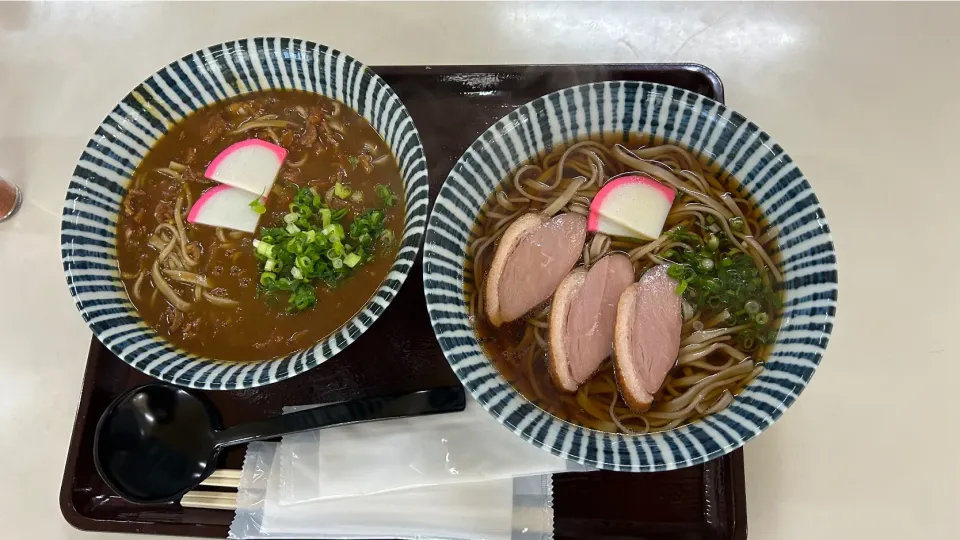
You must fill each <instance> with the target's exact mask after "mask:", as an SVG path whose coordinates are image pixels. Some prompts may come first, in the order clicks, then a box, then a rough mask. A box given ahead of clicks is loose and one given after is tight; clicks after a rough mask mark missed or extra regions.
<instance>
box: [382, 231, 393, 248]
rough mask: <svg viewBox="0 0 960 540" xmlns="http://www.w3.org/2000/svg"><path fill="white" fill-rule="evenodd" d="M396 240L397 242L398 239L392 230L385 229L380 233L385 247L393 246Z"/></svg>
mask: <svg viewBox="0 0 960 540" xmlns="http://www.w3.org/2000/svg"><path fill="white" fill-rule="evenodd" d="M394 240H396V238H395V237H394V235H393V231H391V230H390V229H384V230H383V232H382V233H380V243H381V244H383V245H385V246H392V245H393V242H394Z"/></svg>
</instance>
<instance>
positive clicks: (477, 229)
mask: <svg viewBox="0 0 960 540" xmlns="http://www.w3.org/2000/svg"><path fill="white" fill-rule="evenodd" d="M591 140H593V141H595V142H599V143H601V144H604V145H606V146H612V145H613V144H614V143H621V144H624V145H625V146H627V147H628V148H638V147H641V146H648V145H656V144H665V143H669V142H672V141H666V140H664V139H663V138H662V137H656V138H654V137H650V136H648V135H637V134H630V135H629V136H623V135H621V134H619V133H604V134H603V135H602V136H596V137H591ZM569 146H570V145H566V147H569ZM688 150H689V149H688ZM690 155H691V156H693V157H694V158H696V159H697V160H698V161H699V163H700V166H701V167H702V168H703V172H704V174H705V175H711V176H712V177H713V178H715V179H716V180H717V181H719V182H720V184H722V185H723V186H724V187H726V188H727V190H728V191H729V192H731V193H736V194H739V196H741V197H743V198H744V199H746V200H747V201H749V202H750V203H751V206H752V209H751V210H750V211H749V212H745V214H747V215H750V216H753V217H754V218H756V219H757V220H758V222H759V223H760V225H761V227H763V226H765V225H766V223H767V221H766V218H765V217H764V216H763V214H762V212H760V210H759V209H758V208H757V207H756V205H755V203H754V201H753V199H752V197H751V196H750V195H749V194H747V193H745V192H744V191H743V189H742V188H741V187H740V183H739V181H738V180H737V179H736V178H734V177H733V176H732V175H730V174H729V173H728V172H727V171H725V170H723V169H721V168H720V167H718V166H717V165H716V164H708V163H707V159H706V157H705V156H702V155H700V154H699V153H697V152H694V151H690ZM542 157H543V156H538V158H537V159H530V160H528V163H533V164H536V163H537V162H538V161H539V160H540V158H542ZM517 169H519V167H518V168H517ZM517 169H514V171H511V172H510V173H509V174H508V176H507V180H504V183H506V182H509V181H511V180H512V179H513V175H514V173H515V171H516V170H517ZM579 174H580V173H579V172H576V171H573V170H572V169H571V170H568V171H565V173H564V177H565V178H569V177H571V176H577V175H579ZM495 204H496V192H495V191H494V192H493V193H491V196H490V198H489V199H487V201H486V202H485V203H484V206H483V209H482V210H481V212H480V214H479V215H480V216H483V215H484V213H485V212H486V210H487V209H488V208H490V207H491V206H493V205H495ZM481 223H482V222H481V221H478V222H477V223H475V224H474V227H473V230H472V231H471V234H470V240H469V241H468V244H469V243H470V242H472V241H473V239H474V238H477V237H478V236H479V235H480V234H481V233H482V228H481ZM587 242H588V243H589V239H588V240H587ZM496 245H499V241H497V242H496V243H495V244H494V248H495V246H496ZM770 256H771V257H772V258H773V262H774V263H775V264H777V265H778V266H780V257H779V253H770ZM579 264H580V262H579V261H578V263H577V265H578V266H579ZM488 265H489V263H488ZM467 269H468V271H469V272H473V262H472V260H471V261H469V262H468V266H467ZM486 270H487V271H488V270H489V266H488V267H487V268H486ZM781 270H782V268H781ZM635 277H638V276H635ZM464 291H465V292H466V293H467V298H466V302H467V303H468V304H469V302H470V296H469V295H470V294H471V292H472V291H473V279H472V278H470V279H466V280H464ZM779 294H780V295H781V299H782V294H783V292H782V291H780V293H779ZM551 300H552V298H551ZM551 300H548V301H547V302H545V303H544V305H546V304H548V303H549V302H550V301H551ZM538 309H539V308H538ZM531 311H536V310H531ZM473 321H474V330H475V332H476V336H477V339H478V341H479V342H480V345H481V347H482V348H483V351H484V353H486V355H487V358H490V359H491V360H492V361H493V364H494V366H496V368H497V370H498V371H499V372H500V374H501V375H502V376H503V378H504V379H506V380H507V381H508V382H509V383H510V384H511V385H513V386H514V388H516V389H517V391H518V392H520V394H522V395H523V396H524V397H526V398H527V399H528V400H530V401H531V402H532V403H534V404H536V405H537V406H538V407H540V408H541V409H542V410H544V411H546V412H548V413H550V414H552V415H554V416H556V417H558V418H561V419H563V420H567V421H570V422H572V423H574V424H578V425H586V426H588V427H596V425H597V421H596V420H594V419H593V417H592V416H591V415H590V414H589V413H587V412H586V411H585V410H583V408H582V407H581V406H580V405H579V404H577V403H576V402H575V401H573V400H572V399H571V398H572V397H573V396H575V395H576V394H569V393H566V392H562V391H560V390H558V389H557V387H556V385H555V384H554V382H553V379H552V378H551V376H550V372H549V370H548V368H547V356H546V353H545V352H544V351H540V352H538V353H537V354H535V355H534V358H533V359H532V367H533V369H532V371H533V377H532V379H533V380H531V377H528V376H527V368H526V365H525V364H526V362H527V354H528V352H529V348H523V349H518V345H519V344H520V342H521V340H522V339H523V335H524V332H525V331H526V326H527V323H526V322H525V320H524V319H523V318H520V319H518V320H516V321H512V322H509V323H504V324H502V325H501V326H500V327H499V328H497V327H495V326H493V325H492V324H490V321H489V320H487V317H486V314H478V315H477V316H476V317H474V318H473ZM779 326H780V314H779V313H778V314H777V316H776V322H775V323H774V325H773V327H775V328H778V329H779ZM769 350H770V348H769V347H766V348H765V349H764V350H761V351H760V352H758V353H757V354H756V355H755V358H756V359H757V360H758V361H760V362H762V361H763V360H765V359H766V355H767V354H768V353H769ZM605 362H606V361H605ZM604 366H606V363H605V364H604ZM608 371H609V368H607V369H603V368H601V369H600V370H598V373H599V372H608ZM596 375H597V374H596V373H595V374H594V375H593V376H596ZM593 376H591V378H592V377H593ZM533 385H536V386H537V388H538V389H539V390H540V394H541V395H542V396H543V399H540V398H539V397H537V393H536V392H535V391H534V388H533ZM661 392H663V390H662V389H661ZM659 399H660V393H659V392H658V394H657V395H656V396H655V397H654V402H656V401H658V400H659ZM600 408H601V409H604V408H606V405H604V406H602V407H600Z"/></svg>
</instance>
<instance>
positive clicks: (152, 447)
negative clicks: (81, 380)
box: [93, 384, 466, 504]
mask: <svg viewBox="0 0 960 540" xmlns="http://www.w3.org/2000/svg"><path fill="white" fill-rule="evenodd" d="M465 406H466V398H465V396H464V392H463V388H462V387H460V386H450V387H440V388H432V389H430V390H421V391H418V392H411V393H408V394H399V395H393V396H382V397H370V398H363V399H356V400H353V401H344V402H341V403H333V404H330V405H322V406H319V407H315V408H312V409H307V410H303V411H298V412H295V413H291V414H285V415H281V416H276V417H273V418H268V419H266V420H258V421H255V422H250V423H247V424H242V425H239V426H234V427H231V428H227V429H221V428H220V416H219V414H218V413H217V411H216V409H215V408H214V407H213V405H212V404H210V403H209V402H207V401H206V400H203V399H202V398H200V397H199V396H197V395H195V394H193V393H191V392H188V391H187V390H184V389H183V388H179V387H176V386H173V385H169V384H148V385H145V386H140V387H137V388H134V389H132V390H130V391H128V392H126V393H125V394H123V395H121V396H120V397H118V398H117V399H115V400H114V401H113V403H111V404H110V406H109V407H107V410H106V411H104V413H103V416H101V417H100V422H99V423H98V424H97V430H96V434H95V437H94V441H93V447H94V453H93V460H94V465H95V466H96V468H97V472H98V473H100V476H101V478H103V480H104V482H106V484H107V485H108V486H109V487H110V488H111V489H113V490H114V491H115V492H117V494H118V495H120V496H121V497H123V498H124V499H126V500H128V501H130V502H134V503H140V504H149V503H160V502H167V501H173V500H176V499H178V498H179V497H181V496H182V495H183V494H184V493H186V492H187V491H190V490H191V489H193V488H195V487H197V486H198V485H199V484H200V482H202V481H203V480H204V479H206V478H207V477H208V476H210V474H211V473H213V471H214V469H216V467H217V455H218V454H219V453H220V451H221V450H223V449H224V448H227V447H229V446H234V445H238V444H245V443H248V442H252V441H259V440H264V439H273V438H276V437H280V436H282V435H290V434H292V433H297V432H300V431H306V430H311V429H319V428H326V427H332V426H342V425H345V424H356V423H359V422H370V421H374V420H385V419H388V418H400V417H410V416H421V415H428V414H438V413H448V412H456V411H462V410H463V409H464V407H465Z"/></svg>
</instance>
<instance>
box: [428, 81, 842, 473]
mask: <svg viewBox="0 0 960 540" xmlns="http://www.w3.org/2000/svg"><path fill="white" fill-rule="evenodd" d="M606 132H631V133H634V132H636V133H646V134H652V135H656V136H660V137H664V138H666V139H667V140H670V141H673V142H675V143H678V144H680V145H682V146H685V147H687V148H690V149H693V150H694V151H696V152H699V153H701V154H703V155H707V156H710V158H711V159H712V160H714V161H716V162H717V163H718V164H719V165H720V166H721V167H722V168H724V169H726V170H727V171H730V172H732V173H733V174H734V176H735V177H736V178H738V179H739V180H741V182H742V189H743V190H745V191H746V192H749V193H750V194H751V196H752V197H753V199H754V200H755V201H756V202H757V203H758V204H759V206H760V208H761V209H762V210H763V212H764V213H765V214H766V215H767V216H768V218H769V219H770V221H771V222H772V223H773V224H775V225H776V226H777V227H778V228H779V229H780V237H779V249H780V252H781V255H782V262H783V270H784V273H785V283H784V285H785V289H786V290H785V294H786V305H785V307H784V319H783V326H782V329H781V332H780V336H779V339H778V341H777V343H776V345H775V347H774V349H773V352H772V354H771V356H770V358H769V361H768V362H767V363H766V369H765V370H764V371H763V373H762V374H761V375H760V376H759V377H757V378H756V379H754V380H753V381H752V382H751V383H750V384H749V386H748V387H747V388H746V389H745V390H744V391H743V392H742V393H741V394H740V395H739V396H737V398H736V399H735V401H734V402H733V404H731V405H730V406H729V407H727V408H726V409H725V410H723V411H721V412H719V413H717V414H714V415H712V416H709V417H707V418H704V419H702V420H698V421H696V422H693V423H692V424H690V425H687V426H684V427H681V428H677V429H674V430H671V431H668V432H662V433H656V434H652V435H618V434H612V433H605V432H598V431H594V430H591V429H587V428H583V427H581V426H577V425H573V424H571V423H568V422H565V421H562V420H559V419H557V418H555V417H554V416H551V415H550V414H547V413H546V412H544V411H542V410H541V409H539V408H537V407H536V406H535V405H534V404H532V403H531V402H530V401H528V400H527V399H526V398H524V397H523V396H522V395H520V393H519V392H517V391H516V390H515V389H514V388H513V387H512V386H511V385H510V384H509V383H508V382H507V381H506V380H504V378H503V377H502V376H501V375H500V373H499V372H498V371H497V369H496V368H495V367H494V366H493V364H492V363H491V362H490V360H489V359H488V358H487V357H486V355H485V354H484V352H483V350H482V349H481V347H480V344H479V343H478V342H477V339H476V336H475V334H474V330H473V327H472V325H471V324H470V321H469V319H468V314H467V305H466V303H465V298H466V295H465V293H464V264H465V260H466V251H465V249H466V244H467V239H468V238H469V236H470V231H471V228H472V227H473V224H474V221H475V220H476V218H477V215H478V213H479V211H480V208H481V207H482V206H483V205H484V202H485V201H486V200H487V199H488V197H489V196H490V195H491V194H492V193H493V191H494V188H495V187H496V186H497V185H498V184H499V183H500V181H501V179H503V178H505V177H506V175H507V173H508V171H511V170H513V169H515V168H516V167H518V166H519V165H521V164H522V163H523V162H524V161H526V160H527V159H528V158H529V157H530V156H533V155H535V154H537V153H539V152H543V151H549V150H550V149H552V148H553V147H555V146H558V145H562V144H566V143H570V142H571V141H575V140H578V139H581V138H585V137H588V136H590V135H597V134H600V133H606ZM423 273H424V288H425V290H426V296H427V306H428V308H429V310H430V320H431V321H432V323H433V329H434V331H435V332H436V334H437V338H438V339H439V341H440V345H441V347H442V348H443V350H444V353H445V354H446V357H447V360H448V361H449V362H450V365H451V366H452V367H453V370H454V371H455V372H456V374H457V376H458V377H459V378H460V380H461V381H463V384H464V385H465V386H466V387H467V388H468V389H469V390H470V392H471V393H472V394H473V397H474V398H476V399H477V401H479V402H480V403H481V404H482V405H483V407H484V408H485V409H486V410H487V411H489V412H490V414H491V415H493V416H494V418H496V419H497V420H499V421H500V422H501V423H502V424H503V425H505V426H506V427H508V428H509V429H511V430H513V431H514V432H515V433H516V434H517V435H519V436H521V437H522V438H524V439H526V440H527V441H530V442H531V443H532V444H534V445H536V446H539V447H541V448H544V449H546V450H548V451H550V452H552V453H554V454H556V455H558V456H562V457H565V458H568V459H572V460H575V461H578V462H580V463H585V464H588V465H592V466H596V467H600V468H604V469H613V470H623V471H660V470H667V469H675V468H679V467H687V466H690V465H695V464H698V463H702V462H704V461H707V460H710V459H713V458H716V457H718V456H722V455H724V454H726V453H728V452H731V451H732V450H734V449H736V448H739V447H740V446H742V445H743V444H744V443H745V442H746V441H748V440H750V439H752V438H753V437H755V436H757V434H759V433H760V432H761V431H763V430H764V429H766V428H767V427H768V426H769V425H770V424H772V423H773V422H774V421H775V420H776V419H777V418H779V417H780V415H782V414H783V412H784V411H785V410H786V408H787V407H789V406H790V404H791V403H793V401H794V400H795V399H796V398H797V396H798V395H800V392H801V391H802V390H803V389H804V387H805V386H806V385H807V383H808V382H809V381H810V377H812V376H813V372H814V370H816V368H817V365H818V364H819V363H820V359H821V358H822V356H823V351H824V348H825V347H826V345H827V341H828V340H829V338H830V331H831V329H832V328H833V319H834V314H835V311H836V305H837V268H836V256H835V253H834V247H833V242H832V240H831V238H830V228H829V227H828V226H827V222H826V219H825V218H824V214H823V210H822V209H821V208H820V205H819V202H818V201H817V197H816V195H814V193H813V190H812V189H811V187H810V184H809V183H808V182H807V180H806V178H804V176H803V173H801V172H800V169H799V168H797V166H796V165H795V164H794V163H793V160H792V159H790V156H788V155H787V154H786V153H785V152H784V151H783V149H782V148H781V147H780V146H779V145H777V144H776V143H774V142H773V140H772V139H771V138H770V136H769V135H767V134H766V133H764V132H763V131H762V130H761V129H760V128H759V127H757V126H756V124H753V123H752V122H750V121H748V120H747V119H746V118H744V117H743V116H742V115H741V114H739V113H737V112H736V111H733V110H731V109H730V108H728V107H725V106H723V105H722V104H720V103H717V102H716V101H713V100H710V99H707V98H705V97H703V96H701V95H698V94H695V93H693V92H688V91H686V90H681V89H679V88H674V87H671V86H664V85H659V84H650V83H638V82H606V83H595V84H587V85H583V86H575V87H573V88H567V89H566V90H561V91H559V92H555V93H553V94H550V95H547V96H544V97H542V98H539V99H536V100H534V101H532V102H530V103H528V104H526V105H524V106H522V107H520V108H518V109H517V110H515V111H513V112H512V113H510V114H508V115H507V116H505V117H503V118H502V119H501V120H500V121H498V122H497V123H496V124H494V125H493V126H492V127H491V128H490V129H488V130H487V131H486V133H484V134H482V135H481V136H480V138H478V139H477V141H476V142H474V143H473V145H472V146H470V148H468V149H467V151H466V152H465V153H464V155H463V157H461V158H460V161H458V162H457V163H456V165H455V166H454V168H453V170H452V171H451V172H450V175H449V176H448V177H447V180H446V182H445V183H444V185H443V188H442V189H441V190H440V194H439V198H438V199H437V202H436V205H435V206H434V210H433V213H432V214H431V216H430V223H429V225H428V227H427V240H426V244H425V246H424V265H423Z"/></svg>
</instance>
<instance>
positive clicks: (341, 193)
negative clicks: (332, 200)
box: [333, 182, 350, 199]
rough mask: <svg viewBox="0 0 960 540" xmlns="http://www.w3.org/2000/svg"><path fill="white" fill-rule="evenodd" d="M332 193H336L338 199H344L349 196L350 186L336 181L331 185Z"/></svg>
mask: <svg viewBox="0 0 960 540" xmlns="http://www.w3.org/2000/svg"><path fill="white" fill-rule="evenodd" d="M333 194H334V195H336V196H337V198H338V199H346V198H347V197H349V196H350V188H348V187H347V186H345V185H343V184H341V183H340V182H337V183H336V184H334V186H333Z"/></svg>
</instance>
